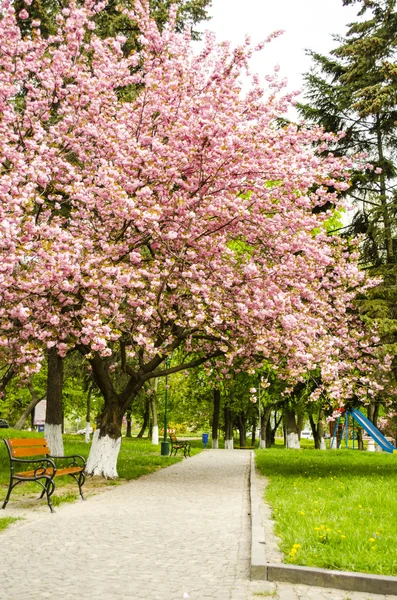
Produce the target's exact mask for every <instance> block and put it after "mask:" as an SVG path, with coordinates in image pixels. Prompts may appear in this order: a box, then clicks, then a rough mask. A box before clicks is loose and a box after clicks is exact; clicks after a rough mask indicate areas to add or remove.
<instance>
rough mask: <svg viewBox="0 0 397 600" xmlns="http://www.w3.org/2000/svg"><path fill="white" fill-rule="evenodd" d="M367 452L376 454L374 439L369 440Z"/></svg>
mask: <svg viewBox="0 0 397 600" xmlns="http://www.w3.org/2000/svg"><path fill="white" fill-rule="evenodd" d="M367 451H368V452H375V442H374V440H373V439H372V438H371V439H369V440H368V445H367Z"/></svg>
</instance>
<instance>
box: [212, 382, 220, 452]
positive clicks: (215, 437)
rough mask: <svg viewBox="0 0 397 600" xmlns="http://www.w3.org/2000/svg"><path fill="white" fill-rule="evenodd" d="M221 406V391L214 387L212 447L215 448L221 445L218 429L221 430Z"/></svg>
mask: <svg viewBox="0 0 397 600" xmlns="http://www.w3.org/2000/svg"><path fill="white" fill-rule="evenodd" d="M220 408H221V392H220V390H218V389H214V412H213V415H212V447H213V448H214V449H217V448H218V447H219V442H218V430H219V412H220Z"/></svg>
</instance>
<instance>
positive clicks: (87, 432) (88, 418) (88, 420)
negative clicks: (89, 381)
mask: <svg viewBox="0 0 397 600" xmlns="http://www.w3.org/2000/svg"><path fill="white" fill-rule="evenodd" d="M91 392H92V386H91V385H90V386H89V387H88V393H87V412H86V415H85V442H86V444H89V443H90V440H91V438H90V428H91Z"/></svg>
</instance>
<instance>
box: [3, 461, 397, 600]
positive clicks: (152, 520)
mask: <svg viewBox="0 0 397 600" xmlns="http://www.w3.org/2000/svg"><path fill="white" fill-rule="evenodd" d="M250 459H251V453H250V452H249V451H244V450H242V451H240V450H239V451H233V452H232V451H225V450H206V451H205V452H202V453H200V454H198V455H196V456H193V457H192V458H189V459H187V460H183V461H182V462H180V463H178V464H176V465H173V466H171V467H168V468H167V469H162V470H160V471H157V472H156V473H153V474H151V475H148V476H146V477H142V478H140V479H138V480H136V481H133V482H130V483H127V484H124V485H120V486H115V487H114V488H110V489H107V490H106V491H104V492H102V493H100V494H98V495H97V496H92V497H90V498H89V499H88V500H87V501H86V502H82V501H77V502H75V503H73V504H69V505H67V504H64V505H61V506H60V507H58V508H57V509H56V511H57V512H56V513H55V514H51V513H50V512H49V511H48V509H47V507H43V508H40V510H38V511H32V510H29V511H28V512H27V513H26V520H23V521H19V522H18V523H16V524H14V525H12V526H10V527H9V528H8V529H6V530H5V531H4V532H2V533H1V535H0V600H40V599H43V598H51V600H88V599H89V600H99V598H100V599H101V600H127V599H128V600H184V599H188V598H189V599H190V600H261V598H264V597H270V598H272V599H273V600H369V599H371V600H397V597H396V596H380V595H379V596H378V595H374V594H364V593H357V592H343V591H341V590H331V589H324V588H315V587H309V586H304V585H289V584H283V583H272V582H266V581H262V582H261V581H252V582H250V581H249V560H250V537H251V536H250V534H251V532H250V515H249V513H250V504H249V495H248V494H249V491H248V477H249V469H250ZM3 514H4V516H6V515H7V514H9V515H12V514H14V515H15V514H18V513H17V512H15V511H13V509H12V500H11V501H10V504H9V505H8V506H7V510H6V511H4V513H2V515H3ZM265 531H267V533H266V535H271V533H270V531H271V528H270V527H268V528H267V529H266V528H265Z"/></svg>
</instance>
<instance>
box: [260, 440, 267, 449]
mask: <svg viewBox="0 0 397 600" xmlns="http://www.w3.org/2000/svg"><path fill="white" fill-rule="evenodd" d="M259 448H266V442H265V440H262V438H261V441H260V444H259Z"/></svg>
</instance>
